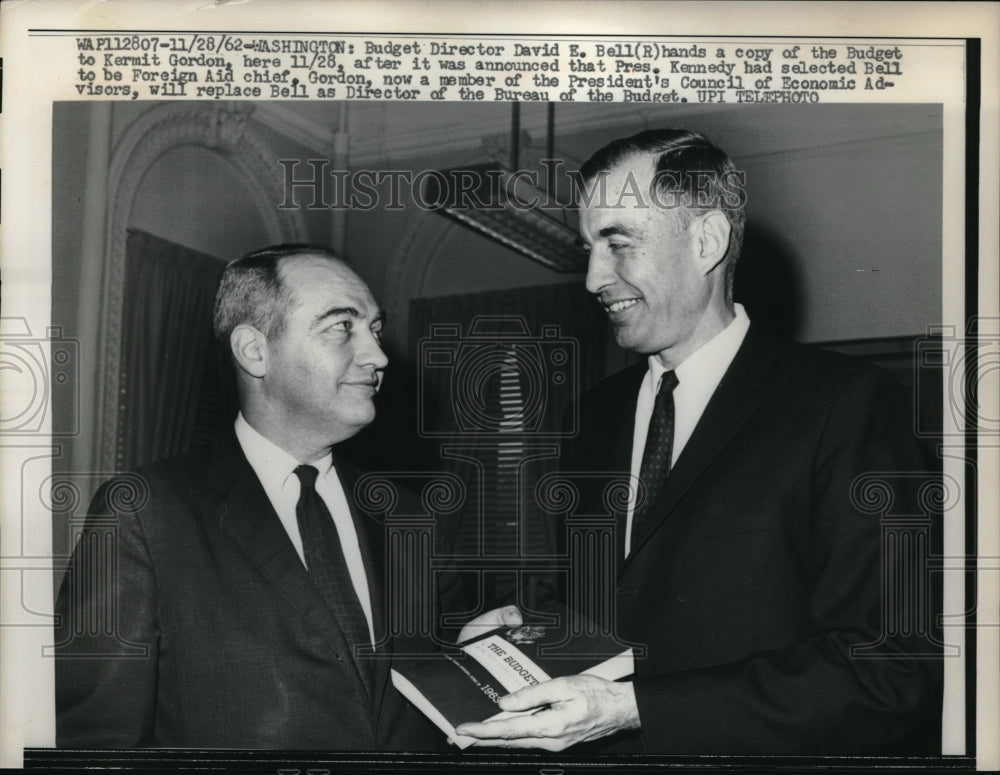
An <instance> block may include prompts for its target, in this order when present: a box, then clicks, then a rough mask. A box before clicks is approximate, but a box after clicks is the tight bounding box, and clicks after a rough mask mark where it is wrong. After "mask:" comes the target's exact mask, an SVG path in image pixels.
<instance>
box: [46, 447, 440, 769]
mask: <svg viewBox="0 0 1000 775" xmlns="http://www.w3.org/2000/svg"><path fill="white" fill-rule="evenodd" d="M336 465H337V470H338V473H339V474H340V476H341V480H342V482H343V485H344V490H345V492H346V493H347V495H348V499H349V501H350V503H351V507H352V512H353V516H354V522H355V525H356V526H357V529H358V538H359V542H360V545H361V550H362V554H363V556H364V561H365V565H366V568H365V569H366V572H367V577H368V581H369V585H370V587H371V597H372V606H373V609H374V620H375V628H376V637H377V638H378V637H380V631H381V630H382V629H383V628H384V626H385V611H384V610H383V608H384V600H383V597H384V596H383V586H382V584H383V580H384V578H385V575H384V568H383V561H384V541H385V538H384V533H383V524H382V521H381V520H380V519H378V518H375V517H373V516H372V515H368V514H363V513H361V512H360V510H359V509H358V507H357V503H356V502H355V501H354V499H353V497H352V489H353V484H354V481H355V480H356V478H357V475H358V474H357V472H356V471H353V470H352V469H350V468H349V467H347V466H345V465H343V464H342V463H341V462H337V463H336ZM140 474H141V479H142V480H143V481H144V482H145V483H146V485H148V497H145V496H143V495H142V494H141V493H140V495H139V496H138V497H139V498H140V499H142V500H144V501H145V503H144V504H141V505H138V506H136V507H132V506H130V505H129V504H128V503H127V501H130V500H133V499H134V497H135V496H132V495H130V494H129V489H130V488H132V489H133V491H134V490H135V487H134V483H135V481H136V480H132V479H118V480H112V481H111V482H109V483H106V484H105V485H104V486H102V488H101V489H100V490H99V491H98V493H97V495H96V496H95V499H94V502H93V504H92V506H91V511H90V513H89V516H88V525H87V527H86V528H85V530H84V533H83V536H82V538H81V540H80V542H79V543H78V545H77V549H76V551H75V552H74V556H73V559H72V562H71V566H70V570H69V572H68V574H67V577H66V580H65V582H64V584H63V586H62V589H61V592H60V595H59V599H58V603H57V613H58V615H59V620H58V621H59V624H58V626H57V643H60V642H62V643H63V645H62V646H61V647H58V649H57V662H56V693H57V719H56V739H57V745H59V746H60V747H88V748H89V747H129V746H163V747H205V748H264V749H316V750H370V751H386V750H427V749H432V748H434V747H436V746H437V745H438V741H440V740H441V735H440V733H439V732H438V731H437V730H436V729H435V728H434V727H433V726H431V725H430V724H429V722H426V721H425V720H424V719H423V717H422V716H421V715H420V714H419V712H417V711H416V710H415V709H414V708H412V706H408V705H407V703H406V701H405V700H404V699H403V698H402V696H401V695H399V694H398V693H397V692H396V691H395V689H394V688H393V687H392V686H391V685H390V682H389V680H388V664H387V662H386V661H384V660H383V661H380V662H379V667H378V669H377V678H376V681H375V691H374V693H373V695H372V696H369V695H368V693H367V692H366V690H365V688H364V684H363V683H362V681H361V679H360V677H359V675H358V672H357V669H356V667H355V663H354V661H353V658H352V656H351V655H350V653H349V649H348V645H347V642H346V641H345V639H344V635H343V633H342V632H341V630H340V628H339V626H338V624H337V621H336V618H335V616H334V614H333V613H332V612H331V611H330V609H329V608H328V607H327V606H326V605H325V604H324V602H323V599H322V597H321V596H320V593H319V591H318V590H317V589H316V587H315V585H314V584H313V583H312V581H311V579H310V578H309V576H308V574H307V572H306V570H305V568H304V567H303V565H302V562H301V561H300V559H299V557H298V554H297V553H296V551H295V549H294V547H293V546H292V543H291V541H290V539H289V538H288V535H287V533H286V532H285V530H284V528H283V527H282V525H281V523H280V521H279V519H278V517H277V514H276V513H275V511H274V509H273V508H272V506H271V504H270V502H269V501H268V498H267V495H266V494H265V492H264V489H263V487H262V486H261V484H260V482H259V480H258V479H257V477H256V475H255V474H254V472H253V469H252V468H251V467H250V464H249V463H248V462H247V460H246V458H245V456H244V455H243V452H242V450H241V448H240V447H239V444H238V442H237V440H236V437H235V434H232V433H230V434H228V435H226V436H225V437H223V438H221V439H219V440H218V441H217V442H216V443H215V444H214V445H213V446H212V447H210V448H206V449H205V450H199V451H195V452H192V453H189V454H187V455H184V456H181V457H178V458H174V459H172V460H168V461H164V462H162V463H159V464H154V465H153V466H151V467H149V468H148V469H146V470H145V471H142V472H140ZM141 489H142V485H140V490H141ZM102 517H104V518H105V519H104V522H105V524H104V528H105V530H106V528H107V525H108V524H111V525H112V527H113V529H114V530H115V531H116V533H117V539H115V540H113V541H111V542H110V543H109V544H105V545H104V547H103V548H102V547H101V545H100V544H101V539H100V535H101V531H102V526H101V522H102V519H101V518H102ZM108 517H111V521H110V523H108V522H107V518H108ZM109 548H110V549H111V551H112V552H114V553H116V566H115V564H109V563H107V562H106V560H105V559H97V560H96V561H95V556H96V555H99V554H102V553H103V554H106V551H104V550H107V549H109ZM102 574H111V575H110V576H108V575H104V576H103V578H102ZM109 578H110V584H111V585H113V586H112V588H113V589H116V590H117V598H116V600H115V603H114V605H111V606H109V605H105V604H104V603H103V602H102V600H101V595H102V592H101V590H103V589H107V588H108V584H107V580H108V579H109ZM108 633H116V635H117V637H113V636H111V635H108ZM88 634H89V635H88ZM128 644H130V645H128ZM388 650H391V646H390V647H389V649H388ZM109 652H110V653H118V654H120V655H121V656H119V657H117V658H87V656H88V655H91V654H94V653H105V654H107V653H109ZM142 652H145V653H144V655H142ZM137 654H138V655H137Z"/></svg>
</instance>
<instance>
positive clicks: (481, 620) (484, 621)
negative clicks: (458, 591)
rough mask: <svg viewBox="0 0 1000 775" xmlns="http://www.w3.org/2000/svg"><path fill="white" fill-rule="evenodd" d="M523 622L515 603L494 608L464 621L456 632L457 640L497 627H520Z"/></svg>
mask: <svg viewBox="0 0 1000 775" xmlns="http://www.w3.org/2000/svg"><path fill="white" fill-rule="evenodd" d="M523 623H524V622H523V620H522V619H521V612H520V611H519V610H518V609H517V606H516V605H505V606H503V607H502V608H494V609H493V610H492V611H487V612H486V613H484V614H479V616H477V617H476V618H475V619H470V620H469V621H468V622H466V624H465V626H464V627H463V628H462V631H461V632H460V633H459V634H458V642H459V643H465V641H467V640H469V638H475V637H476V636H477V635H482V634H483V633H484V632H489V631H490V630H495V629H497V628H498V627H520V626H521V625H522V624H523Z"/></svg>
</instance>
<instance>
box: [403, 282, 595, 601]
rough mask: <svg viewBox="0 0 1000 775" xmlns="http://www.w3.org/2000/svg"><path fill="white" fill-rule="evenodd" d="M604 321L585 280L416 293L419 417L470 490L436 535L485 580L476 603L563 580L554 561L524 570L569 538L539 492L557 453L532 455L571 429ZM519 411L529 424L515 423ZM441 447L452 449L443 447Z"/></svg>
mask: <svg viewBox="0 0 1000 775" xmlns="http://www.w3.org/2000/svg"><path fill="white" fill-rule="evenodd" d="M477 319H478V321H479V322H478V330H477V328H476V325H477V324H476V322H475V321H477ZM606 328H607V324H606V320H605V317H604V315H603V313H602V312H601V311H600V309H599V307H598V305H597V304H596V303H595V302H594V301H593V299H592V298H591V297H590V296H589V295H588V294H587V293H586V291H585V290H584V288H583V286H582V284H581V283H579V282H574V283H566V284H559V285H544V286H534V287H529V288H516V289H510V290H502V291H488V292H482V293H471V294H462V295H455V296H446V297H440V298H431V299H417V300H414V301H413V302H411V305H410V325H409V330H410V337H411V341H410V347H409V352H410V353H411V354H412V355H413V356H414V357H415V358H416V360H417V363H416V379H417V380H418V384H417V385H415V386H414V387H415V390H414V392H415V395H416V396H417V400H416V407H415V408H416V411H417V414H418V422H419V423H420V427H421V429H422V433H423V435H424V437H425V439H424V440H425V442H426V441H431V442H433V447H436V449H433V451H432V453H433V455H434V459H435V460H436V461H439V462H438V463H437V464H438V465H439V466H440V467H441V468H442V469H444V470H447V471H449V472H451V473H455V474H457V475H458V476H460V477H461V478H462V479H463V480H464V481H465V484H466V489H467V493H468V499H467V502H466V504H465V506H464V507H463V508H462V509H461V510H460V511H459V512H458V513H457V514H456V515H455V516H454V517H453V519H452V521H451V522H450V524H449V525H448V528H447V533H446V535H444V536H439V541H438V544H437V545H438V550H439V551H441V550H443V551H445V552H447V553H448V554H449V555H453V556H458V557H464V558H466V559H465V560H463V562H464V564H465V565H466V566H469V567H470V568H471V570H468V571H467V572H468V574H469V576H470V578H472V579H474V580H475V584H476V585H479V586H480V588H479V590H478V592H477V593H475V594H474V596H473V597H474V599H471V600H470V601H469V605H470V607H473V608H476V607H478V605H485V607H486V608H489V607H490V606H491V605H493V604H497V603H502V602H508V601H509V600H510V599H511V596H512V595H513V594H514V593H515V590H520V593H521V595H522V598H521V600H520V602H521V603H522V604H524V605H527V606H528V607H529V608H530V607H533V598H536V597H538V598H541V597H544V596H545V594H546V587H547V586H549V585H551V584H552V583H557V582H554V581H553V578H554V577H553V576H552V575H551V571H545V570H539V571H538V572H535V571H531V572H529V573H528V575H527V576H524V577H522V579H521V580H520V581H518V578H517V575H516V574H517V572H518V570H517V568H518V566H519V563H520V564H522V565H523V566H524V567H525V568H528V567H529V566H530V567H531V568H539V566H538V564H537V563H532V562H531V561H530V559H531V558H532V557H535V558H540V557H543V556H552V555H553V554H554V553H555V552H556V551H557V547H558V546H559V545H560V544H561V541H560V539H559V536H558V535H557V531H558V530H559V529H560V528H559V523H558V522H557V520H556V519H554V518H553V517H552V515H547V514H544V513H542V512H541V510H540V509H539V506H538V503H537V501H536V499H535V495H534V493H535V485H536V484H537V482H538V481H539V479H540V478H541V477H542V476H544V475H545V474H546V473H548V472H550V471H553V470H555V468H556V466H557V458H555V457H551V456H550V457H540V458H538V459H536V460H530V461H529V460H528V458H530V457H531V456H532V454H534V453H533V450H540V449H541V448H542V447H544V446H556V447H558V445H559V443H560V438H559V437H558V436H554V435H553V434H554V433H557V432H559V431H561V430H563V424H564V421H565V415H566V410H567V408H568V406H569V403H570V402H571V401H573V400H574V399H576V398H577V397H578V396H579V394H580V392H582V391H583V390H585V389H587V388H588V387H590V386H591V385H593V384H594V383H596V382H597V381H598V380H600V379H601V378H602V377H603V376H604V373H605V366H606V350H607V347H606V342H607V331H606ZM518 353H520V355H518ZM564 358H565V359H564ZM505 405H506V406H505ZM511 405H513V406H516V407H517V410H518V412H519V413H520V414H511V413H510V412H509V410H508V407H509V406H511ZM470 407H472V411H470ZM518 416H521V417H523V425H522V426H521V427H519V428H516V429H515V432H514V433H512V434H511V433H508V432H507V430H509V426H508V423H509V422H513V423H515V424H516V423H517V419H516V418H517V417H518ZM506 417H513V418H514V419H513V420H506V419H504V418H506ZM491 423H492V425H491ZM428 437H431V438H428ZM445 447H451V448H452V452H451V453H448V454H443V450H444V448H445ZM458 448H461V449H459V450H458V451H457V452H456V451H455V450H456V449H458ZM428 451H431V450H428ZM442 538H443V539H444V540H443V541H442V540H440V539H442ZM480 560H481V561H482V568H481V569H476V568H475V565H476V563H477V562H479V561H480ZM521 560H524V562H523V563H521ZM498 565H501V566H503V568H504V569H503V570H500V569H497V566H498ZM488 568H493V569H494V570H488ZM525 582H527V583H525Z"/></svg>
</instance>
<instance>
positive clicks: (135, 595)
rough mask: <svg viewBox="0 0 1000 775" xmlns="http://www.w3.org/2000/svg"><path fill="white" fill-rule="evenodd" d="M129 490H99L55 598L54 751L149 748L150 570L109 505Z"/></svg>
mask: <svg viewBox="0 0 1000 775" xmlns="http://www.w3.org/2000/svg"><path fill="white" fill-rule="evenodd" d="M133 487H134V482H129V481H128V480H123V479H119V480H112V481H111V482H108V483H105V484H104V485H102V487H101V488H100V489H99V490H98V492H97V494H96V495H95V497H94V500H93V502H92V504H91V507H90V511H89V514H88V517H87V521H86V524H85V526H84V528H83V530H82V533H81V535H80V539H79V541H78V542H77V545H76V547H75V549H74V551H73V556H72V558H71V560H70V566H69V569H68V571H67V573H66V577H65V578H64V580H63V583H62V586H61V588H60V591H59V596H58V599H57V602H56V643H57V646H56V666H55V667H56V745H57V746H59V747H63V748H69V747H75V748H95V747H113V748H126V747H130V746H138V745H144V744H149V742H150V739H151V737H152V735H153V730H154V727H155V708H156V682H157V657H158V648H159V639H158V632H157V622H156V615H155V608H154V599H155V579H154V574H153V565H152V562H151V558H150V554H149V551H148V548H147V545H146V541H145V539H144V537H143V534H142V526H141V523H140V521H139V519H138V517H137V515H136V513H135V512H134V511H129V510H120V509H119V508H117V507H116V506H115V505H114V504H115V503H116V502H117V501H118V500H119V496H120V495H121V492H122V488H124V490H126V491H129V489H130V488H133ZM116 493H117V494H116ZM127 499H128V496H126V500H127Z"/></svg>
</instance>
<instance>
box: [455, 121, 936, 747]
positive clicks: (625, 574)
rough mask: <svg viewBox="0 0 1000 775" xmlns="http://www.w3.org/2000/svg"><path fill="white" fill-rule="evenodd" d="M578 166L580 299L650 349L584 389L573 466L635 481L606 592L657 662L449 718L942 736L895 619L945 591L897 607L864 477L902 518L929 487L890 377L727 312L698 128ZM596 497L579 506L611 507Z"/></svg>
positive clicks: (912, 740) (552, 740) (788, 742)
mask: <svg viewBox="0 0 1000 775" xmlns="http://www.w3.org/2000/svg"><path fill="white" fill-rule="evenodd" d="M581 176H582V177H583V179H584V180H585V182H586V187H585V189H584V192H583V194H584V196H583V204H582V206H581V218H580V224H581V225H580V230H581V236H582V239H583V241H584V243H585V244H586V246H587V248H588V250H589V254H590V261H589V267H588V272H587V280H586V283H587V290H588V291H590V293H592V294H593V295H594V296H595V297H596V299H597V300H598V301H599V303H600V304H601V305H602V307H603V308H604V310H605V312H606V313H607V316H608V320H609V322H610V324H611V327H612V330H613V332H614V335H615V338H616V340H617V342H618V344H619V345H620V346H622V347H623V348H626V349H628V350H631V351H633V352H635V353H638V354H640V355H642V356H646V359H645V362H643V363H641V364H639V365H637V366H635V367H632V368H630V369H627V370H625V371H624V372H621V373H619V374H617V375H614V376H612V377H610V378H609V379H607V380H606V381H605V382H603V383H601V384H600V385H598V386H597V387H596V388H595V389H594V390H592V391H591V392H590V393H588V394H587V395H585V396H584V397H583V399H582V402H581V411H580V428H581V432H580V434H579V437H578V438H577V439H576V440H575V443H574V445H573V449H572V450H571V452H570V454H569V455H568V456H567V458H568V460H567V463H566V465H565V469H566V470H567V471H568V472H590V473H591V474H593V473H594V472H598V473H601V474H605V475H615V474H618V473H626V472H627V473H629V474H630V475H631V476H632V477H634V479H633V481H636V482H637V483H638V487H637V488H636V492H635V496H634V497H633V498H631V499H630V501H629V503H628V505H627V507H626V508H625V509H623V510H622V512H621V513H618V514H616V515H615V516H616V517H617V520H618V523H617V546H618V552H617V565H616V567H615V568H613V569H610V570H611V572H610V573H609V574H604V575H602V578H603V577H608V576H610V577H611V578H614V579H615V582H614V586H613V587H612V588H609V589H607V590H605V594H606V598H605V599H604V600H603V601H601V603H600V606H601V607H602V608H603V609H604V610H611V611H613V616H614V622H615V627H616V633H617V635H618V636H619V637H620V638H621V639H623V640H624V641H625V642H628V643H632V644H636V645H638V646H641V647H643V648H644V654H643V656H642V658H639V659H637V660H636V666H635V674H634V676H633V677H632V678H631V679H630V680H626V681H619V682H609V681H605V680H602V679H600V678H596V677H591V676H575V677H569V678H558V679H555V680H552V681H548V682H543V683H541V684H538V685H536V686H532V687H529V688H526V689H522V690H520V691H518V692H515V693H513V694H511V695H508V696H507V697H505V698H503V699H502V700H501V701H500V707H501V708H502V709H503V710H509V711H515V710H518V711H523V710H534V711H536V712H534V713H533V714H530V715H522V716H519V717H516V718H513V719H509V720H504V721H495V722H488V723H469V724H463V725H462V726H460V727H459V728H458V730H457V731H458V733H459V734H463V735H469V736H473V737H476V738H478V739H479V744H480V745H486V746H508V747H518V748H543V749H549V750H563V749H566V748H569V747H571V746H575V747H574V748H573V750H574V751H587V752H588V753H595V752H608V753H611V752H645V753H664V754H772V755H773V754H887V753H917V752H923V753H927V752H934V751H935V750H938V749H937V746H938V745H939V742H940V711H941V709H940V680H941V666H940V661H939V656H940V654H939V650H938V644H937V643H936V642H935V639H934V638H933V637H932V636H931V635H930V634H929V632H928V630H927V629H922V628H921V627H919V626H915V620H910V619H905V620H904V619H900V618H898V617H900V616H909V615H910V614H913V615H914V616H915V617H917V618H919V619H920V621H921V622H923V623H924V624H926V623H927V622H928V621H929V620H930V618H931V612H932V611H933V610H934V608H933V607H932V606H933V598H932V597H931V596H930V595H929V590H930V589H932V587H933V585H932V584H930V583H927V582H928V580H927V578H926V577H925V576H924V575H922V574H920V573H916V574H914V575H913V576H912V577H908V578H907V580H906V582H905V584H906V585H905V586H903V587H902V588H900V589H898V590H896V592H897V594H898V595H900V597H896V598H893V599H892V600H890V599H887V598H884V595H883V587H882V584H883V578H884V575H883V574H888V573H890V571H891V569H892V568H893V567H894V563H897V562H902V558H900V557H897V556H896V555H895V554H893V552H894V551H896V550H898V547H895V548H894V547H893V546H888V545H887V546H883V542H882V527H883V526H882V524H881V521H880V515H878V514H873V513H872V510H871V509H870V508H865V506H867V505H870V504H866V503H864V502H863V501H864V498H863V497H861V496H859V494H858V492H857V491H856V489H855V488H856V487H857V486H858V483H859V482H864V481H866V477H874V479H875V480H876V481H877V482H878V486H879V487H880V488H882V489H881V490H880V493H882V494H884V497H886V498H887V499H888V500H887V503H891V504H892V510H893V512H894V513H897V514H909V515H916V514H921V513H923V510H924V508H926V506H922V505H918V503H917V501H916V498H915V487H910V486H898V485H899V483H900V482H904V484H906V483H916V484H919V485H926V484H928V483H929V482H931V481H932V479H931V478H930V477H929V476H928V475H925V474H923V473H922V472H923V470H924V465H923V461H922V458H921V454H920V452H919V449H918V447H917V446H916V443H915V441H914V438H913V435H912V432H911V430H910V429H911V419H910V416H909V412H908V410H907V402H906V400H905V398H904V397H903V396H902V395H901V392H900V391H899V389H898V386H896V385H895V383H894V382H893V380H892V379H891V378H890V377H888V375H885V374H883V373H881V372H879V371H877V370H876V369H874V368H872V367H869V366H866V365H864V364H861V363H858V362H855V361H852V360H849V359H847V358H843V357H840V356H835V355H833V354H829V353H822V352H819V351H815V350H811V349H809V348H805V347H801V346H795V345H790V344H786V343H783V342H780V341H778V340H776V339H773V338H772V337H770V336H769V335H768V334H766V333H765V332H764V331H762V330H760V329H759V328H757V327H755V326H754V325H752V324H751V323H750V321H749V319H748V317H747V314H746V312H745V311H744V309H743V308H742V307H741V306H740V305H739V304H736V303H734V300H733V272H734V268H735V264H736V261H737V258H738V257H739V253H740V248H741V244H742V238H743V227H744V221H745V214H744V209H745V200H746V197H745V194H744V190H743V188H742V180H743V176H742V174H741V173H739V172H738V171H737V170H736V169H735V167H734V165H733V164H732V162H731V161H730V159H729V158H728V157H727V155H726V154H725V153H724V152H723V151H722V150H721V149H719V148H718V147H716V146H715V145H713V144H712V143H711V142H709V141H708V140H707V139H706V138H705V137H703V136H701V135H698V134H695V133H693V132H688V131H684V130H655V131H649V132H644V133H642V134H639V135H636V136H634V137H630V138H626V139H623V140H618V141H615V142H613V143H611V144H610V145H608V146H606V147H604V148H602V149H601V150H599V151H598V152H597V153H596V154H595V155H594V156H593V157H591V159H590V160H589V161H588V162H587V163H586V164H585V165H584V166H583V168H582V169H581ZM601 496H602V493H601V492H600V491H599V490H598V491H597V492H593V493H591V492H583V493H582V494H581V501H580V503H579V504H578V506H577V508H576V510H577V512H578V513H580V514H600V513H604V510H605V509H606V508H607V506H606V505H605V504H604V503H603V502H602V500H601ZM885 578H888V576H885ZM893 578H894V579H895V578H898V577H893ZM894 583H895V582H894ZM899 600H905V601H906V603H905V605H900V603H899ZM904 611H905V612H906V613H905V614H904V613H901V612H904ZM587 741H591V745H589V746H586V747H582V748H581V747H580V745H579V744H581V743H584V742H587ZM593 741H597V742H593Z"/></svg>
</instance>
